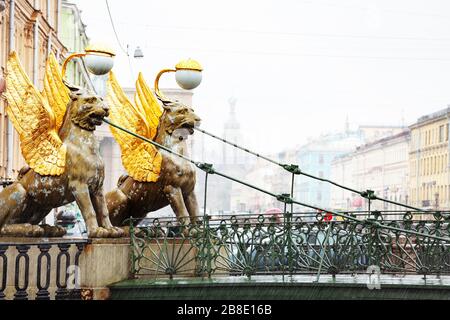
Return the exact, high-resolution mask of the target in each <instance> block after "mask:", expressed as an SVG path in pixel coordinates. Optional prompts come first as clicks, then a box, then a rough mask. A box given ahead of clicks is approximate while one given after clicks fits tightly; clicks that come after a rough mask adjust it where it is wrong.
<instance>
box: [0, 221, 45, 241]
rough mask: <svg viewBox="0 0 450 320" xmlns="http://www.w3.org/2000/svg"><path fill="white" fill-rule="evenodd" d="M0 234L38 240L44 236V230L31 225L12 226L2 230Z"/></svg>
mask: <svg viewBox="0 0 450 320" xmlns="http://www.w3.org/2000/svg"><path fill="white" fill-rule="evenodd" d="M0 234H1V235H4V236H9V237H33V238H38V237H42V236H44V229H43V228H41V227H39V226H35V225H31V224H29V223H24V224H10V225H6V226H4V227H3V228H2V229H1V231H0Z"/></svg>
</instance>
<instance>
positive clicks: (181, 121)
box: [160, 100, 201, 139]
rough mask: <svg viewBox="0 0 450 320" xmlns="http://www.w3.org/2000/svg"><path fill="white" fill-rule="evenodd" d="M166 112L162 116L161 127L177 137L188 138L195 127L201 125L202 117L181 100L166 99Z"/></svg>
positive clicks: (164, 102)
mask: <svg viewBox="0 0 450 320" xmlns="http://www.w3.org/2000/svg"><path fill="white" fill-rule="evenodd" d="M162 102H163V108H164V114H163V116H162V117H161V119H160V121H161V127H162V128H163V129H164V130H165V131H166V132H167V133H168V134H169V135H172V136H175V137H176V138H180V139H182V138H184V139H185V138H187V136H188V135H192V134H193V133H194V128H195V127H198V126H200V122H201V119H200V117H199V116H197V115H196V114H195V112H194V110H193V109H192V108H191V107H188V106H186V105H184V104H182V103H181V102H179V101H167V100H164V101H162Z"/></svg>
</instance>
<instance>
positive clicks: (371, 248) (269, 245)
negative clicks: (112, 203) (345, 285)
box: [130, 211, 450, 278]
mask: <svg viewBox="0 0 450 320" xmlns="http://www.w3.org/2000/svg"><path fill="white" fill-rule="evenodd" d="M347 214H348V215H349V216H352V217H354V218H356V219H357V221H355V220H353V219H347V218H340V217H337V216H332V215H331V214H327V213H315V212H314V213H296V214H291V213H285V214H284V215H281V216H279V217H276V216H272V215H245V216H240V215H239V216H227V217H216V218H213V217H209V216H204V217H201V218H199V220H198V221H196V222H195V223H186V224H185V225H181V224H179V222H177V221H176V220H173V219H170V218H167V219H166V218H158V219H144V220H131V221H130V236H131V245H132V270H131V272H132V274H133V275H135V276H151V277H154V278H164V277H170V278H173V277H176V276H180V277H189V276H197V277H211V276H234V275H241V276H242V275H245V276H247V277H249V278H250V277H251V276H253V275H260V274H263V275H272V274H281V275H294V274H313V275H317V276H318V277H319V276H320V275H321V274H331V275H333V276H334V275H337V274H357V273H366V271H367V270H368V268H369V267H371V266H376V267H378V268H379V269H380V270H381V273H382V274H397V275H406V274H416V275H417V274H418V275H423V276H427V275H450V235H449V233H450V213H434V214H429V216H427V217H424V215H423V213H420V215H417V214H416V212H410V211H408V212H403V213H402V215H401V219H389V218H388V217H389V214H387V217H386V216H383V215H382V214H381V212H376V213H375V214H374V213H373V212H372V213H371V214H368V213H366V214H365V215H364V214H361V213H359V214H358V215H356V214H352V213H347ZM396 214H397V216H398V215H399V214H400V213H399V212H397V213H396ZM138 223H139V225H138V226H137V227H135V226H134V225H135V224H138Z"/></svg>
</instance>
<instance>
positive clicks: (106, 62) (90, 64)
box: [84, 54, 114, 76]
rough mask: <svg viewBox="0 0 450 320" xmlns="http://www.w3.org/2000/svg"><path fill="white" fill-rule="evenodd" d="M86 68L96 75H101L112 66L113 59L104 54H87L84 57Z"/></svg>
mask: <svg viewBox="0 0 450 320" xmlns="http://www.w3.org/2000/svg"><path fill="white" fill-rule="evenodd" d="M84 61H85V63H86V68H87V69H88V70H89V72H91V73H93V74H95V75H96V76H103V75H105V74H107V73H108V72H110V71H111V69H112V68H113V67H114V59H113V58H112V57H110V56H106V55H97V54H89V55H87V56H85V57H84Z"/></svg>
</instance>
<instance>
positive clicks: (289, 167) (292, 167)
mask: <svg viewBox="0 0 450 320" xmlns="http://www.w3.org/2000/svg"><path fill="white" fill-rule="evenodd" d="M194 129H195V130H197V131H199V132H201V133H203V134H205V135H208V136H210V137H212V138H214V139H217V140H219V141H222V142H223V143H226V144H228V145H230V146H232V147H234V148H237V149H240V150H242V151H244V152H247V153H249V154H251V155H254V156H256V157H258V158H261V159H263V160H266V161H268V162H270V163H272V164H275V165H277V166H280V167H282V168H283V169H284V170H286V171H288V172H290V173H292V174H294V175H302V176H305V177H308V178H311V179H314V180H318V181H321V182H326V183H329V184H332V185H334V186H336V187H338V188H341V189H344V190H347V191H350V192H353V193H356V194H359V195H360V196H361V197H363V198H366V199H368V200H369V201H370V200H379V201H382V202H386V203H390V204H394V205H398V206H401V207H404V208H408V209H412V210H415V211H420V212H430V211H431V210H424V209H420V208H416V207H413V206H410V205H407V204H404V203H400V202H396V201H392V200H388V199H384V198H381V197H378V196H377V195H375V192H374V191H372V190H367V191H359V190H355V189H352V188H349V187H347V186H344V185H341V184H339V183H337V182H335V181H332V180H329V179H325V178H320V177H317V176H314V175H312V174H309V173H306V172H303V171H302V170H300V167H299V166H298V165H296V164H283V163H281V162H277V161H275V160H273V159H270V158H268V157H266V156H263V155H261V154H259V153H256V152H254V151H251V150H249V149H248V148H245V147H242V146H240V145H238V144H236V143H233V142H230V141H228V140H226V139H224V138H221V137H218V136H216V135H214V134H212V133H210V132H208V131H205V130H203V129H200V128H194Z"/></svg>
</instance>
